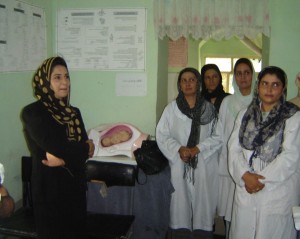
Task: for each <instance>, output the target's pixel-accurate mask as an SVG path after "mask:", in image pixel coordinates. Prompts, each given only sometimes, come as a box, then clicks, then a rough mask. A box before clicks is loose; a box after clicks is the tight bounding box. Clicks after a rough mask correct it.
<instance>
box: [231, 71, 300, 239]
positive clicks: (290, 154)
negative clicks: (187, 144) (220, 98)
mask: <svg viewBox="0 0 300 239" xmlns="http://www.w3.org/2000/svg"><path fill="white" fill-rule="evenodd" d="M286 84H287V81H286V74H285V72H284V71H283V70H282V69H280V68H278V67H275V66H271V67H266V68H264V69H263V70H262V71H261V72H260V73H259V75H258V82H257V92H256V93H255V95H254V98H253V101H252V103H251V104H250V106H249V107H248V108H247V109H246V110H244V111H242V112H240V113H239V115H238V117H237V120H236V123H235V126H234V130H233V133H232V135H231V137H230V140H229V143H228V150H229V171H230V174H231V175H232V177H233V179H234V181H235V183H236V191H235V196H234V204H233V211H232V222H231V229H230V238H231V239H240V238H243V239H266V238H267V239H295V238H296V230H295V227H294V222H293V218H292V207H293V206H295V205H299V199H300V197H299V193H300V183H299V182H300V168H299V163H300V152H299V142H300V124H299V122H300V112H299V107H297V106H296V105H294V104H292V103H290V102H287V101H286V100H285V97H286Z"/></svg>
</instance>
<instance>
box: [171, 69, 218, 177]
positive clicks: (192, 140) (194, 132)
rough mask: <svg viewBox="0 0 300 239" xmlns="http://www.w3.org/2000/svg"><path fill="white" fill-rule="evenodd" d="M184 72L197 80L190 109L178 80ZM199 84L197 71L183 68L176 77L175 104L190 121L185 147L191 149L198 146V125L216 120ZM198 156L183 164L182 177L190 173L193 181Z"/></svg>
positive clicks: (212, 107) (214, 113)
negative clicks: (194, 97) (194, 98)
mask: <svg viewBox="0 0 300 239" xmlns="http://www.w3.org/2000/svg"><path fill="white" fill-rule="evenodd" d="M185 72H192V73H193V74H194V75H195V76H196V79H197V94H196V103H195V106H194V108H190V107H189V104H188V102H187V101H186V99H185V96H184V94H183V92H182V90H181V89H180V80H181V76H182V74H183V73H185ZM200 84H201V75H200V73H199V71H198V70H196V69H194V68H191V67H188V68H184V69H183V70H182V71H181V72H180V73H179V75H178V80H177V88H178V96H177V98H176V103H177V106H178V108H179V110H180V111H181V112H182V113H183V114H184V115H186V116H187V117H188V118H190V119H192V125H191V132H190V135H189V139H188V142H187V147H189V148H192V147H195V146H196V145H197V144H199V138H200V125H206V124H208V123H210V122H211V121H213V120H214V121H215V119H216V111H215V108H214V106H213V105H212V104H211V103H210V102H208V101H206V100H205V99H204V97H202V96H201V94H200ZM197 163H198V156H195V157H193V158H191V159H190V161H189V162H188V163H186V164H185V172H184V177H186V176H187V175H188V172H191V169H192V175H191V178H190V179H192V180H194V170H193V169H195V168H196V167H197Z"/></svg>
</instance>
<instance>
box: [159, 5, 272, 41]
mask: <svg viewBox="0 0 300 239" xmlns="http://www.w3.org/2000/svg"><path fill="white" fill-rule="evenodd" d="M153 3H154V26H155V30H156V33H157V36H158V37H159V38H160V39H162V38H164V37H165V36H168V37H169V38H171V39H172V40H177V39H179V38H180V37H182V36H183V37H186V38H187V37H189V36H191V37H193V38H194V39H205V40H207V39H215V40H221V39H223V38H224V39H229V38H231V37H233V36H237V37H239V38H243V37H244V36H246V37H248V38H250V39H253V38H255V37H256V36H257V34H259V33H263V34H265V35H266V36H269V33H270V27H269V8H268V0H153Z"/></svg>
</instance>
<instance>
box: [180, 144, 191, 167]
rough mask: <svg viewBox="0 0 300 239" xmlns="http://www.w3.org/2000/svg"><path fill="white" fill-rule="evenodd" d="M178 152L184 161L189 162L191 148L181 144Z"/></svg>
mask: <svg viewBox="0 0 300 239" xmlns="http://www.w3.org/2000/svg"><path fill="white" fill-rule="evenodd" d="M178 152H179V155H180V158H181V160H182V161H183V162H185V163H187V162H188V161H189V160H190V159H191V150H190V149H189V148H187V147H184V146H181V147H180V149H179V150H178Z"/></svg>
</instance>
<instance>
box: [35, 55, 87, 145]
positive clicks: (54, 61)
mask: <svg viewBox="0 0 300 239" xmlns="http://www.w3.org/2000/svg"><path fill="white" fill-rule="evenodd" d="M57 65H62V66H65V67H66V68H67V69H68V67H67V64H66V62H65V60H64V59H63V58H61V57H51V58H48V59H46V60H45V61H44V62H43V63H42V65H40V66H39V68H38V69H37V71H36V72H35V74H34V77H33V81H32V85H33V89H34V94H35V96H36V97H37V99H38V100H39V101H41V102H42V103H43V104H44V105H45V107H46V108H47V110H48V111H49V112H50V113H51V115H52V117H53V118H54V119H55V120H56V121H57V122H58V123H59V124H62V125H66V126H67V136H68V139H69V140H70V141H73V140H75V141H80V140H81V138H82V136H81V135H82V132H81V129H80V121H79V119H78V118H77V114H76V110H75V109H74V107H72V106H71V105H70V102H69V101H70V94H69V95H68V97H66V98H65V99H62V100H59V99H57V98H56V97H55V96H54V91H53V90H52V89H51V87H50V80H51V73H52V71H53V68H54V67H55V66H57Z"/></svg>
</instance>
